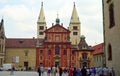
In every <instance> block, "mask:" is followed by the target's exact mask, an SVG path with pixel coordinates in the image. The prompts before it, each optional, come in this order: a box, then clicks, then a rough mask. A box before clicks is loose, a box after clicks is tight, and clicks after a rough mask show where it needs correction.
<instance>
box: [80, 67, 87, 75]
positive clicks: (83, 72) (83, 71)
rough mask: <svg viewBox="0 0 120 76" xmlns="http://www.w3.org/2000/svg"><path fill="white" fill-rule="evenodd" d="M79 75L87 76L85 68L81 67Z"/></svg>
mask: <svg viewBox="0 0 120 76" xmlns="http://www.w3.org/2000/svg"><path fill="white" fill-rule="evenodd" d="M81 75H82V76H87V70H86V68H85V67H83V68H82V69H81Z"/></svg>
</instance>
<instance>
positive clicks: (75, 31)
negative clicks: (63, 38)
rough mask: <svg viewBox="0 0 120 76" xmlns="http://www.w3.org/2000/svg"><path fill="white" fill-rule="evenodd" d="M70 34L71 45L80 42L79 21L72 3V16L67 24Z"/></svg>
mask: <svg viewBox="0 0 120 76" xmlns="http://www.w3.org/2000/svg"><path fill="white" fill-rule="evenodd" d="M69 30H70V31H71V33H70V41H71V43H72V44H73V45H77V44H78V43H79V42H80V34H81V32H80V21H79V16H78V14H77V10H76V6H75V3H74V6H73V11H72V16H71V20H70V24H69Z"/></svg>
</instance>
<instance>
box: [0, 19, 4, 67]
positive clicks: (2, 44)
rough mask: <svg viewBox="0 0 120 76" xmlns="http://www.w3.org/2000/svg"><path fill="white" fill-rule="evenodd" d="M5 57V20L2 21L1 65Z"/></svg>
mask: <svg viewBox="0 0 120 76" xmlns="http://www.w3.org/2000/svg"><path fill="white" fill-rule="evenodd" d="M4 58H5V32H4V20H3V19H2V20H1V22H0V66H2V64H3V63H4Z"/></svg>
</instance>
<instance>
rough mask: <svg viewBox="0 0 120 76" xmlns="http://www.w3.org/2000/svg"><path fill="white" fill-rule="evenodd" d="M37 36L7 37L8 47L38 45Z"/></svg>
mask: <svg viewBox="0 0 120 76" xmlns="http://www.w3.org/2000/svg"><path fill="white" fill-rule="evenodd" d="M36 41H37V39H35V38H7V39H6V47H29V48H30V47H36Z"/></svg>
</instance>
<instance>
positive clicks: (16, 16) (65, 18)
mask: <svg viewBox="0 0 120 76" xmlns="http://www.w3.org/2000/svg"><path fill="white" fill-rule="evenodd" d="M41 2H43V8H44V13H45V19H46V23H47V27H48V28H49V27H51V26H52V23H55V19H56V18H57V13H58V14H59V19H60V23H63V26H64V27H65V28H67V27H69V22H70V18H71V15H72V10H73V5H74V2H75V4H76V9H77V13H78V15H79V19H80V22H81V35H84V36H85V37H86V42H87V43H88V45H91V46H93V45H96V44H99V43H102V42H103V20H102V19H103V18H102V16H103V15H102V0H0V19H2V18H3V19H4V29H5V35H6V37H7V38H33V37H35V38H36V37H37V20H38V16H39V13H40V8H41Z"/></svg>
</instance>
